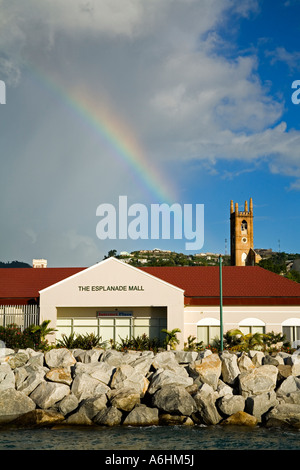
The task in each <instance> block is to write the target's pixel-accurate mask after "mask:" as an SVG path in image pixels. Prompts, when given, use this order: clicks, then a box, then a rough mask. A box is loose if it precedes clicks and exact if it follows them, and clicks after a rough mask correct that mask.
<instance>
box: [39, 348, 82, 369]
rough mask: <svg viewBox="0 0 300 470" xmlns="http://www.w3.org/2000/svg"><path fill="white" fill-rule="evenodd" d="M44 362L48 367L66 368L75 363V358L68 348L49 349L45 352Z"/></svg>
mask: <svg viewBox="0 0 300 470" xmlns="http://www.w3.org/2000/svg"><path fill="white" fill-rule="evenodd" d="M45 362H46V364H47V366H48V367H49V368H55V367H63V368H68V367H71V366H73V365H74V364H75V363H76V359H75V357H74V356H73V354H72V353H71V351H70V350H69V349H66V348H60V349H50V351H47V352H46V353H45Z"/></svg>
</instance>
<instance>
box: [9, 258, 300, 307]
mask: <svg viewBox="0 0 300 470" xmlns="http://www.w3.org/2000/svg"><path fill="white" fill-rule="evenodd" d="M84 269H85V268H2V269H0V304H1V303H2V304H3V303H6V304H8V303H10V304H17V303H24V302H25V303H27V302H28V301H29V300H30V299H37V298H38V297H39V291H40V290H41V289H44V288H46V287H48V286H50V285H52V284H55V283H56V282H59V281H61V280H62V279H65V278H67V277H69V276H72V275H73V274H76V273H78V272H80V271H82V270H84ZM140 269H141V270H142V271H144V272H147V273H149V274H151V275H153V276H156V277H158V278H160V279H162V280H164V281H166V282H168V283H170V284H173V285H175V286H177V287H180V288H181V289H184V291H185V303H186V304H187V305H205V304H206V305H216V304H218V302H219V267H218V266H190V267H185V266H178V267H177V266H174V267H142V268H140ZM222 274H223V275H222V281H223V282H222V285H223V301H224V305H226V304H227V305H241V304H244V305H245V304H248V305H258V304H265V305H266V304H268V305H272V304H277V305H280V304H282V305H284V304H285V305H300V284H298V283H296V282H294V281H291V280H289V279H286V278H284V277H282V276H279V275H278V274H274V273H272V272H270V271H267V270H265V269H263V268H260V267H258V266H249V267H244V266H243V267H240V266H223V271H222Z"/></svg>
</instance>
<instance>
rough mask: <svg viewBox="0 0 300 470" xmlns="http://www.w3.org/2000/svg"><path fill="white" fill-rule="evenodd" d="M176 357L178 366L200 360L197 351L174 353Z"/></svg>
mask: <svg viewBox="0 0 300 470" xmlns="http://www.w3.org/2000/svg"><path fill="white" fill-rule="evenodd" d="M174 356H175V359H176V361H177V362H178V364H189V363H190V362H194V361H196V360H197V359H198V352H197V351H174Z"/></svg>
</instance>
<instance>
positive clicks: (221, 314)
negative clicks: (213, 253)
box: [219, 255, 223, 352]
mask: <svg viewBox="0 0 300 470" xmlns="http://www.w3.org/2000/svg"><path fill="white" fill-rule="evenodd" d="M219 276H220V277H219V279H220V282H219V284H220V340H221V343H220V347H221V352H222V351H223V286H222V255H220V256H219Z"/></svg>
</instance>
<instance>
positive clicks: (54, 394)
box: [30, 382, 70, 409]
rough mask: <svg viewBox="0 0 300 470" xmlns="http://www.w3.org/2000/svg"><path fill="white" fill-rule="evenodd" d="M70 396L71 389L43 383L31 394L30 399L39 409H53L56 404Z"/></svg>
mask: <svg viewBox="0 0 300 470" xmlns="http://www.w3.org/2000/svg"><path fill="white" fill-rule="evenodd" d="M69 394H70V387H68V386H67V385H64V384H59V383H55V382H42V383H40V385H38V386H37V388H36V389H35V390H34V391H33V392H32V393H31V394H30V398H31V399H32V400H33V401H34V402H35V403H36V404H37V406H38V407H39V408H42V409H47V408H51V407H52V406H53V405H55V403H57V402H58V401H61V400H62V399H63V398H64V397H65V396H67V395H69Z"/></svg>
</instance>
